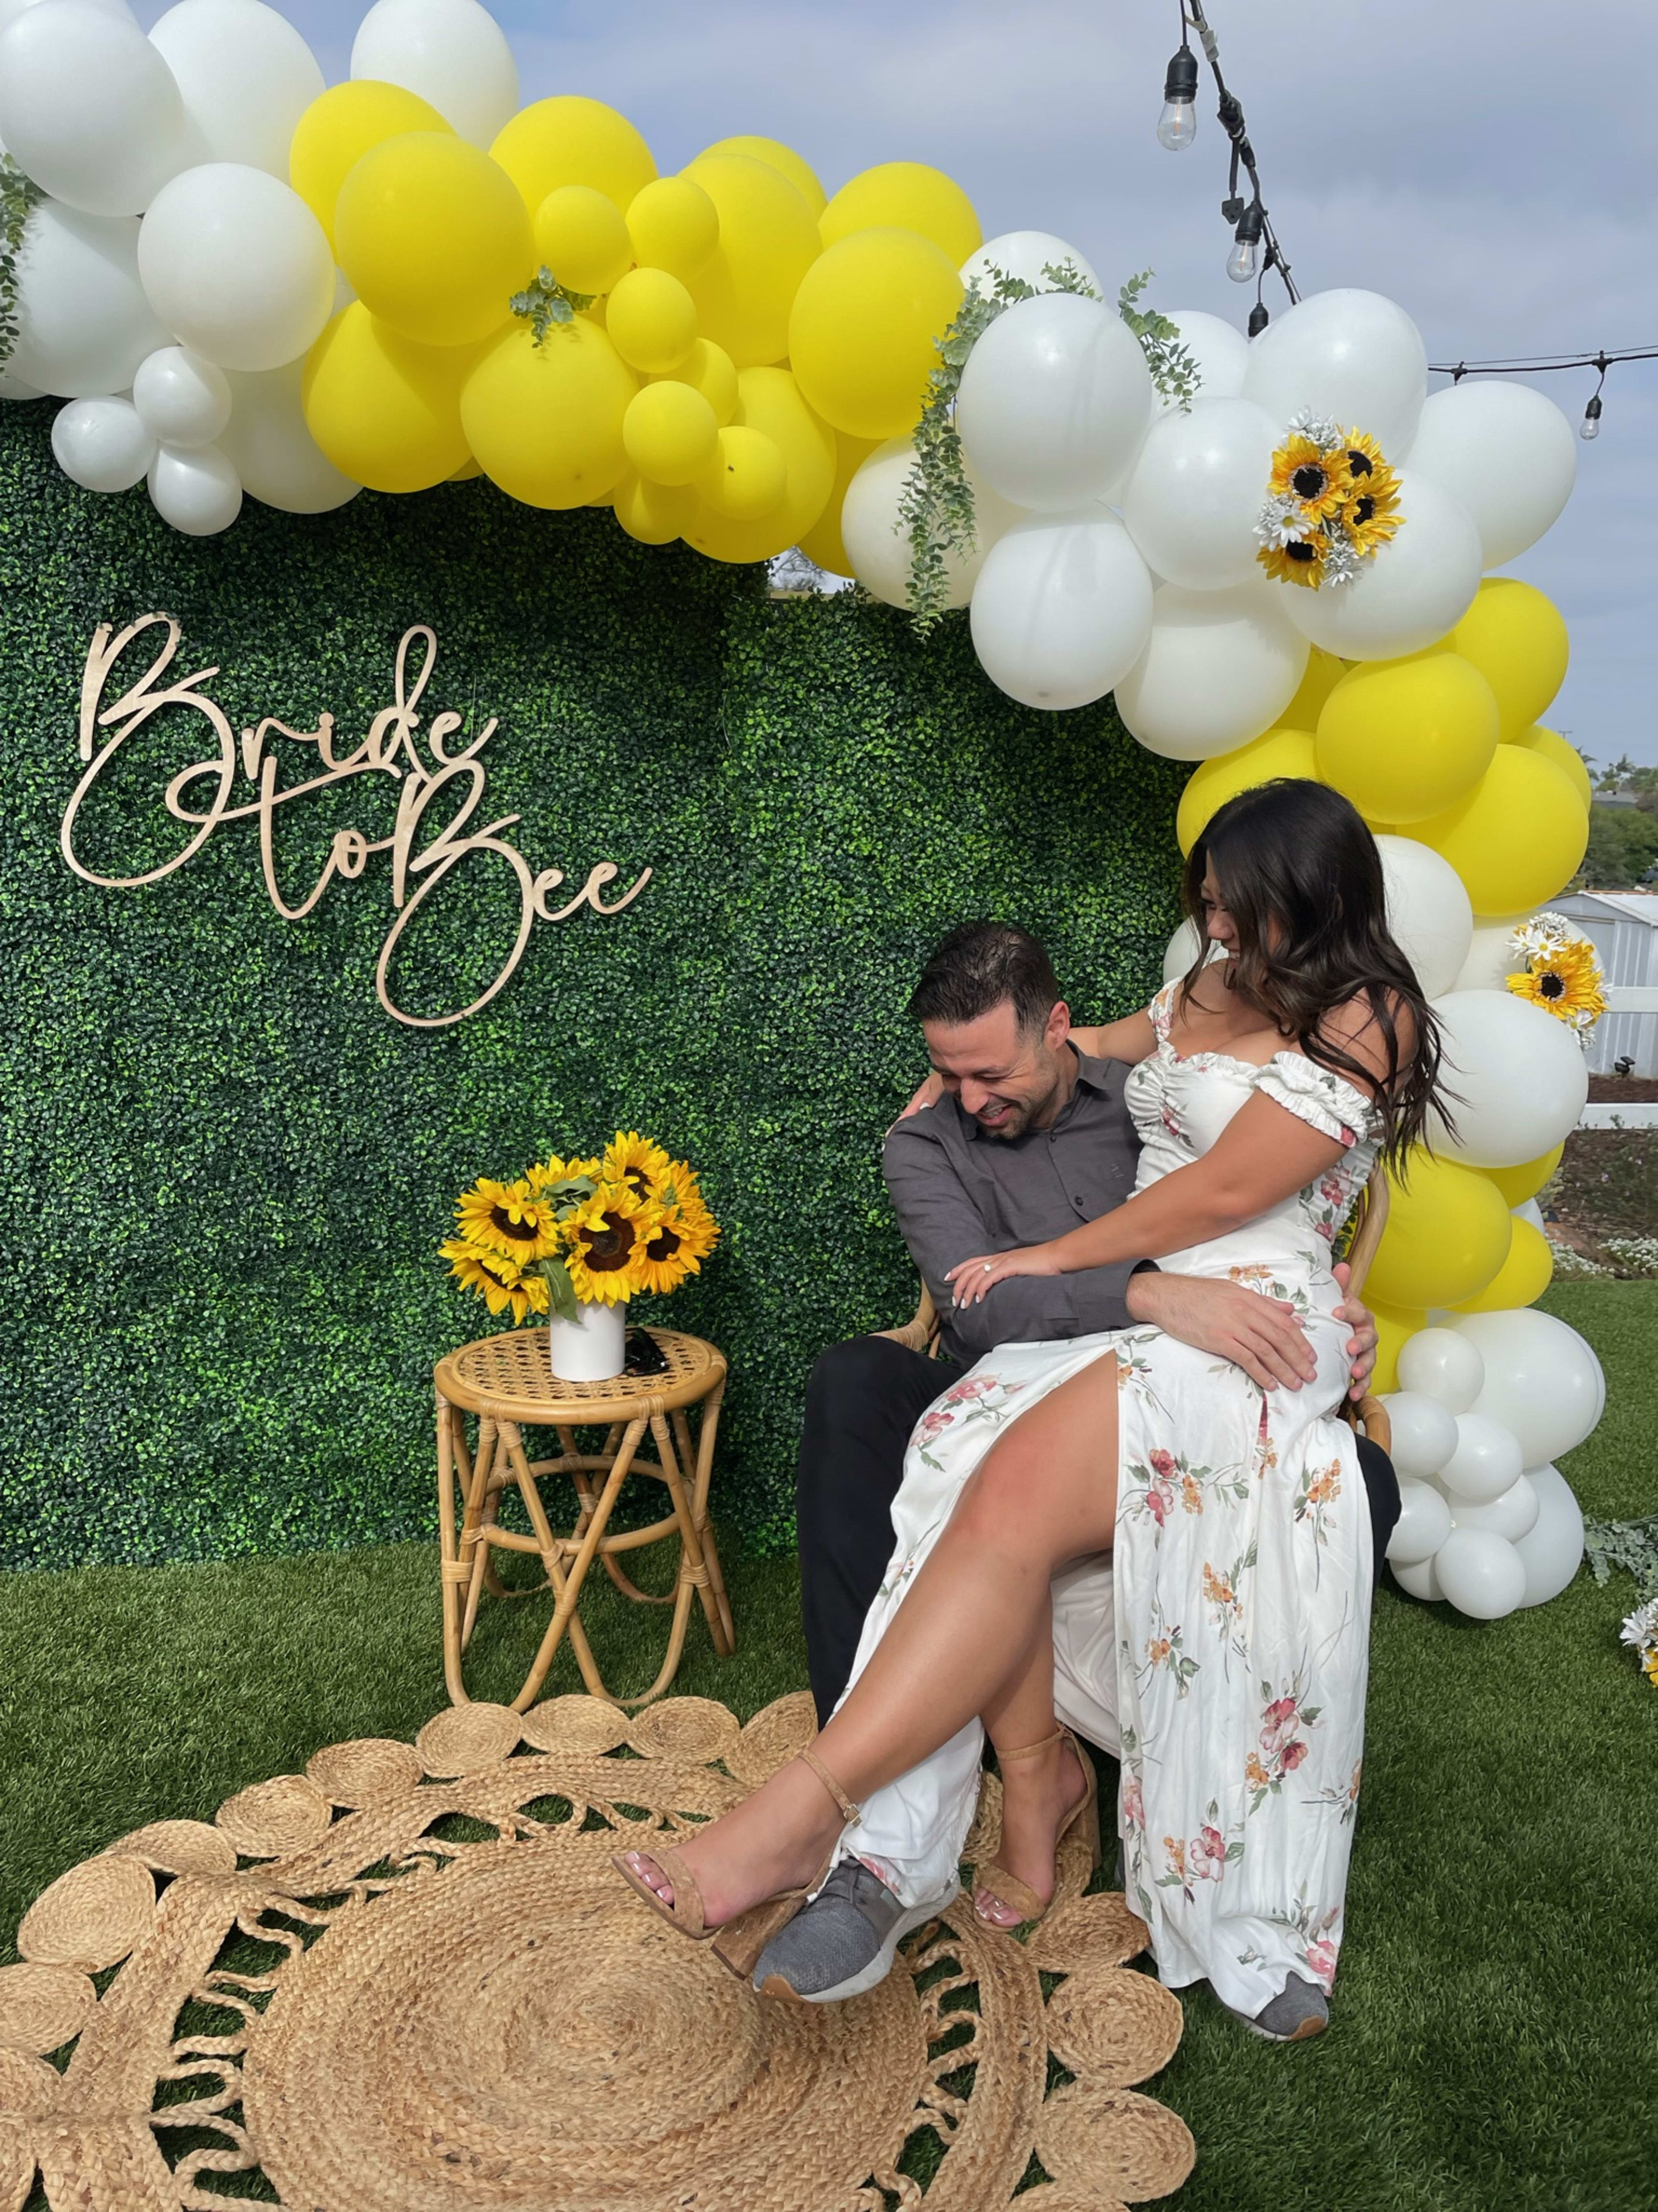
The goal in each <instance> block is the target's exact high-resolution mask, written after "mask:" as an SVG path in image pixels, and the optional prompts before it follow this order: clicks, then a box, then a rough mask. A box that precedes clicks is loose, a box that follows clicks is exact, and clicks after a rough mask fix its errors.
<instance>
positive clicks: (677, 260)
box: [628, 177, 720, 283]
mask: <svg viewBox="0 0 1658 2212" xmlns="http://www.w3.org/2000/svg"><path fill="white" fill-rule="evenodd" d="M628 235H629V237H630V238H631V239H632V240H633V242H634V259H635V261H636V262H637V263H638V264H639V265H640V267H641V269H665V270H667V272H668V274H669V275H670V276H677V277H678V278H679V279H680V281H681V283H689V281H690V279H691V278H692V277H693V276H695V275H696V273H697V271H698V270H701V269H705V268H707V266H708V263H709V262H710V261H711V260H712V259H713V258H714V252H715V250H716V249H717V248H718V246H719V244H720V210H719V209H718V208H717V207H716V206H715V205H714V202H713V201H712V200H711V199H710V198H709V197H708V194H707V193H706V192H705V191H703V189H702V187H701V185H699V184H697V183H695V181H694V179H691V178H689V177H659V178H658V179H657V180H656V182H655V183H654V184H653V185H646V186H645V188H644V190H643V191H641V192H640V193H638V194H637V195H636V196H635V199H634V202H633V204H632V206H631V207H629V210H628Z"/></svg>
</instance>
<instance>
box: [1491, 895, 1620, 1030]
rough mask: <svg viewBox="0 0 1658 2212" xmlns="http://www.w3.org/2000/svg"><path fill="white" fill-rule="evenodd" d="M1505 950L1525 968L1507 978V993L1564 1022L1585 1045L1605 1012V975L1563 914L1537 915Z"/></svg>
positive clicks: (1595, 955) (1592, 951)
mask: <svg viewBox="0 0 1658 2212" xmlns="http://www.w3.org/2000/svg"><path fill="white" fill-rule="evenodd" d="M1509 951H1510V952H1512V953H1514V954H1515V956H1516V957H1517V958H1519V959H1521V960H1523V961H1524V962H1525V963H1526V964H1525V966H1524V967H1523V968H1521V969H1519V970H1517V971H1516V972H1515V974H1513V975H1510V976H1509V978H1508V985H1509V990H1510V991H1512V992H1513V993H1514V994H1515V997H1516V998H1517V999H1528V1000H1530V1001H1531V1003H1532V1005H1533V1006H1541V1007H1542V1009H1543V1011H1544V1012H1545V1013H1548V1014H1553V1015H1554V1016H1555V1017H1556V1018H1557V1019H1558V1020H1559V1021H1563V1022H1564V1023H1565V1024H1566V1025H1567V1027H1568V1028H1569V1029H1570V1030H1574V1031H1575V1032H1576V1037H1577V1042H1579V1044H1582V1045H1587V1044H1588V1039H1589V1031H1590V1030H1592V1029H1593V1028H1594V1024H1596V1022H1598V1021H1599V1020H1600V1017H1601V1015H1602V1014H1604V1013H1605V1012H1606V988H1605V986H1606V971H1605V969H1603V968H1602V967H1601V965H1600V954H1599V953H1598V952H1596V951H1595V949H1594V945H1592V944H1591V943H1590V942H1589V940H1588V938H1587V937H1583V936H1580V935H1579V933H1578V932H1577V931H1576V929H1574V928H1573V927H1572V925H1571V923H1570V921H1567V919H1566V917H1565V915H1563V914H1540V915H1535V916H1533V919H1532V920H1531V921H1527V922H1524V923H1522V924H1521V927H1519V928H1518V929H1516V930H1515V933H1514V935H1513V936H1512V937H1511V938H1510V939H1509Z"/></svg>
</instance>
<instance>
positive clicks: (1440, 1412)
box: [1382, 1390, 1456, 1481]
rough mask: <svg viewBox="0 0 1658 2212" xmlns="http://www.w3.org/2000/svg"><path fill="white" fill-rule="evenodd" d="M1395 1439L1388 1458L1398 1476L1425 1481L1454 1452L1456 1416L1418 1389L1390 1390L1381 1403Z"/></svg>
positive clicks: (1436, 1471)
mask: <svg viewBox="0 0 1658 2212" xmlns="http://www.w3.org/2000/svg"><path fill="white" fill-rule="evenodd" d="M1382 1405H1383V1406H1384V1407H1386V1408H1387V1413H1388V1422H1389V1424H1390V1425H1391V1426H1392V1429H1393V1434H1394V1440H1393V1445H1392V1449H1391V1450H1390V1452H1389V1454H1388V1456H1389V1457H1390V1458H1391V1459H1392V1461H1393V1463H1394V1467H1395V1468H1397V1469H1398V1471H1399V1473H1400V1474H1408V1475H1411V1476H1413V1477H1414V1478H1415V1479H1416V1480H1418V1481H1424V1480H1427V1478H1428V1477H1429V1476H1430V1475H1435V1474H1438V1472H1439V1470H1440V1468H1442V1467H1443V1466H1444V1464H1445V1462H1446V1461H1447V1460H1448V1458H1449V1457H1450V1455H1451V1454H1452V1453H1453V1452H1454V1451H1455V1449H1456V1416H1455V1414H1454V1413H1450V1412H1448V1410H1447V1409H1446V1407H1443V1406H1442V1405H1441V1404H1440V1402H1439V1401H1438V1400H1437V1399H1436V1398H1425V1397H1424V1396H1423V1395H1422V1394H1421V1393H1420V1391H1417V1390H1389V1391H1388V1392H1387V1393H1386V1394H1385V1395H1384V1396H1383V1398H1382Z"/></svg>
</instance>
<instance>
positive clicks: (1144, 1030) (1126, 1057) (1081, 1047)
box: [1071, 1007, 1157, 1067]
mask: <svg viewBox="0 0 1658 2212" xmlns="http://www.w3.org/2000/svg"><path fill="white" fill-rule="evenodd" d="M1071 1036H1072V1042H1073V1043H1074V1044H1075V1046H1076V1048H1077V1049H1078V1052H1085V1053H1086V1054H1088V1056H1089V1058H1090V1060H1122V1061H1123V1062H1124V1063H1125V1064H1126V1065H1127V1066H1130V1067H1133V1066H1137V1065H1138V1063H1139V1061H1141V1060H1150V1059H1151V1055H1152V1054H1153V1053H1154V1052H1155V1051H1156V1050H1157V1031H1156V1030H1154V1029H1153V1028H1152V1026H1151V1015H1150V1014H1148V1013H1147V1012H1145V1008H1144V1007H1142V1008H1141V1010H1140V1012H1139V1013H1138V1014H1125V1015H1124V1017H1123V1018H1122V1019H1121V1021H1120V1022H1102V1024H1100V1025H1099V1027H1098V1028H1097V1029H1082V1028H1080V1027H1078V1025H1077V1024H1075V1023H1072V1028H1071Z"/></svg>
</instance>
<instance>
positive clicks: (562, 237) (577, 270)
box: [534, 185, 634, 293]
mask: <svg viewBox="0 0 1658 2212" xmlns="http://www.w3.org/2000/svg"><path fill="white" fill-rule="evenodd" d="M534 228H535V241H536V255H537V259H538V261H539V262H540V263H541V264H542V265H543V266H544V268H548V269H550V270H552V272H553V274H554V276H556V278H557V279H558V281H559V283H561V284H563V285H565V286H567V287H568V289H569V290H571V291H572V292H594V293H597V292H608V291H609V290H610V287H611V286H612V285H613V284H614V283H617V282H618V280H619V279H620V278H622V277H623V276H626V275H627V273H628V270H629V268H630V267H631V266H632V264H633V258H634V248H633V240H631V239H630V238H629V235H628V226H627V224H626V223H625V222H623V220H622V212H621V210H620V209H619V208H618V207H617V206H616V202H615V201H614V200H613V199H611V198H610V197H608V196H607V195H606V194H605V193H604V192H601V191H598V188H597V187H596V186H595V185H558V186H556V188H555V189H554V190H553V191H550V192H549V193H548V195H547V197H546V198H545V199H544V200H543V202H542V203H541V205H540V206H539V207H538V208H537V210H536V219H535V226H534Z"/></svg>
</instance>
